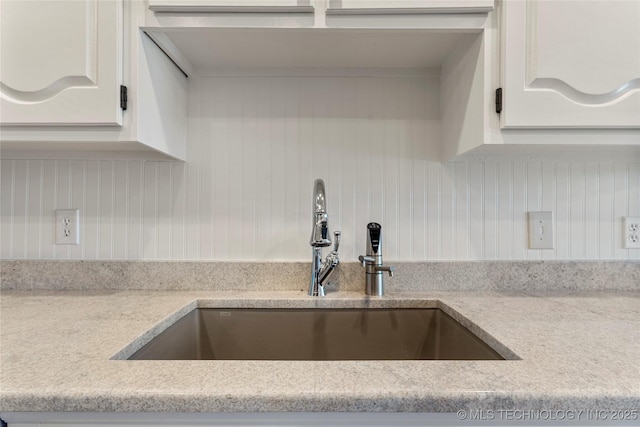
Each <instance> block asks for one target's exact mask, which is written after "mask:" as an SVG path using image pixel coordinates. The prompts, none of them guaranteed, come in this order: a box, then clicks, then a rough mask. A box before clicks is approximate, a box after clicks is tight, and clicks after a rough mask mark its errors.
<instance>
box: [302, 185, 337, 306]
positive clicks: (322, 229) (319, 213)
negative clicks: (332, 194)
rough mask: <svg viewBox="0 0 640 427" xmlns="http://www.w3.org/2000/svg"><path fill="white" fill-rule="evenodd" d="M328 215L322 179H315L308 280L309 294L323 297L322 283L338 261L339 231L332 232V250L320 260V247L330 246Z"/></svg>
mask: <svg viewBox="0 0 640 427" xmlns="http://www.w3.org/2000/svg"><path fill="white" fill-rule="evenodd" d="M328 221H329V215H328V214H327V200H326V197H325V193H324V181H323V180H321V179H316V180H315V182H314V183H313V222H312V225H311V227H312V228H311V240H310V241H309V244H310V245H311V248H312V257H311V281H310V282H309V295H311V296H314V297H317V296H320V297H323V296H324V295H325V291H324V284H325V282H326V281H327V280H328V279H329V276H330V275H331V273H333V271H334V270H335V268H336V266H337V265H338V264H339V263H340V259H338V247H339V246H340V232H339V231H336V232H335V233H333V235H334V237H335V242H334V245H333V250H332V251H331V252H330V253H329V255H327V258H326V259H325V260H324V261H323V260H322V248H324V247H327V246H331V239H330V238H329V222H328Z"/></svg>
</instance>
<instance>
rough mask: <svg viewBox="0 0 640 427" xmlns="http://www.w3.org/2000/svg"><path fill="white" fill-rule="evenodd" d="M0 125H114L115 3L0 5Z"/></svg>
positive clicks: (118, 80) (118, 58) (118, 6)
mask: <svg viewBox="0 0 640 427" xmlns="http://www.w3.org/2000/svg"><path fill="white" fill-rule="evenodd" d="M0 26H1V28H0V31H1V33H0V36H1V39H0V43H1V46H0V96H1V98H2V101H1V102H2V104H1V116H0V121H1V122H2V124H5V125H120V124H122V110H121V109H120V85H121V84H122V69H123V65H122V59H123V55H122V48H123V47H122V36H123V28H122V2H121V1H118V0H109V1H100V0H65V1H59V0H51V1H32V0H30V1H16V0H2V1H0Z"/></svg>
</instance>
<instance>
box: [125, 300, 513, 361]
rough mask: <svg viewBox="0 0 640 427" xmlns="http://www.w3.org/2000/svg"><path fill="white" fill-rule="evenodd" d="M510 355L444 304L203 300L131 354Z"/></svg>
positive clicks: (182, 357)
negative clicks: (269, 305)
mask: <svg viewBox="0 0 640 427" xmlns="http://www.w3.org/2000/svg"><path fill="white" fill-rule="evenodd" d="M206 359H208V360H212V359H217V360H504V358H503V357H501V356H500V355H499V354H498V353H497V352H496V351H495V350H493V349H492V348H491V347H490V346H489V345H487V344H486V343H485V342H483V341H482V340H481V339H480V338H478V337H477V336H476V335H474V334H473V333H472V332H470V331H469V330H468V329H467V328H465V327H464V326H462V325H461V324H460V323H458V322H457V321H456V320H454V319H453V318H452V317H451V316H449V315H448V314H446V313H445V312H444V311H442V310H440V309H438V308H406V309H404V308H403V309H397V308H395V309H371V308H366V309H255V308H251V309H226V308H225V309H211V308H198V309H195V310H193V311H191V312H190V313H189V314H187V315H186V316H184V317H182V318H181V319H179V320H178V321H177V322H175V323H174V324H173V325H171V326H170V327H169V328H167V329H166V330H165V331H163V332H162V333H160V334H159V335H158V336H156V337H155V338H153V339H152V340H151V341H150V342H149V343H147V344H146V345H145V346H144V347H142V348H141V349H140V350H138V351H137V352H135V353H134V354H133V355H132V356H131V357H129V360H206Z"/></svg>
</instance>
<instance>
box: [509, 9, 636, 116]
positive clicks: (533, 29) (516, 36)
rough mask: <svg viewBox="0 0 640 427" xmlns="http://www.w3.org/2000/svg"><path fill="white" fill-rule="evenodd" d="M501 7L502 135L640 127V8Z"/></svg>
mask: <svg viewBox="0 0 640 427" xmlns="http://www.w3.org/2000/svg"><path fill="white" fill-rule="evenodd" d="M503 7H504V11H503V12H504V14H503V22H502V24H503V52H502V53H503V66H502V76H501V79H502V86H503V96H504V109H503V111H502V114H501V121H502V122H501V125H502V127H513V128H518V127H521V128H532V127H548V128H562V127H569V128H571V127H573V128H589V127H598V128H625V127H626V128H634V127H640V1H638V0H608V1H600V0H571V1H567V0H545V1H542V0H540V1H538V0H526V1H511V0H507V1H504V2H503Z"/></svg>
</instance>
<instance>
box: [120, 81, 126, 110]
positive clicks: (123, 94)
mask: <svg viewBox="0 0 640 427" xmlns="http://www.w3.org/2000/svg"><path fill="white" fill-rule="evenodd" d="M120 108H122V109H123V110H126V109H127V87H126V86H120Z"/></svg>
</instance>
